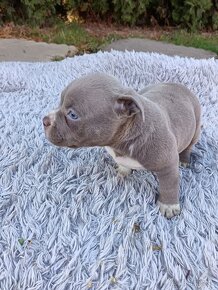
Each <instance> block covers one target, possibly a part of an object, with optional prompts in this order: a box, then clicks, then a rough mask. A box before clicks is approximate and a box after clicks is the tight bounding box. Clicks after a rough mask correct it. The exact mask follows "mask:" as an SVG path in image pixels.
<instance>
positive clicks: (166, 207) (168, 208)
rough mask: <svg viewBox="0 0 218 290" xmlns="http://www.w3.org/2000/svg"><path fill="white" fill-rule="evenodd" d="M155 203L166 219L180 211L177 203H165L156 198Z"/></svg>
mask: <svg viewBox="0 0 218 290" xmlns="http://www.w3.org/2000/svg"><path fill="white" fill-rule="evenodd" d="M157 205H158V206H159V207H160V212H161V214H162V215H163V216H165V217H167V218H168V219H170V218H172V217H173V216H175V215H179V214H180V211H181V210H180V205H179V203H176V204H165V203H162V202H160V201H159V200H158V201H157Z"/></svg>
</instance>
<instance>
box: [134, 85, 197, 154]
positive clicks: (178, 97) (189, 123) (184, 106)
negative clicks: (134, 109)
mask: <svg viewBox="0 0 218 290" xmlns="http://www.w3.org/2000/svg"><path fill="white" fill-rule="evenodd" d="M139 94H140V95H143V96H144V97H146V98H147V99H149V100H150V101H152V102H153V103H156V105H157V106H158V107H159V109H160V110H161V111H162V112H163V113H164V114H165V115H166V117H167V118H168V120H169V127H170V129H171V130H172V132H173V133H174V135H175V136H176V139H177V142H178V147H179V151H182V150H183V149H184V147H185V146H186V145H187V143H189V142H191V139H192V138H193V137H194V134H195V132H196V130H197V128H198V127H199V125H200V115H201V108H200V103H199V101H198V98H197V97H196V96H195V95H194V94H193V93H192V92H191V91H190V90H189V89H188V88H186V87H185V86H183V85H181V84H176V83H160V84H155V85H149V86H147V87H145V88H144V89H142V90H141V91H139ZM189 139H190V140H189Z"/></svg>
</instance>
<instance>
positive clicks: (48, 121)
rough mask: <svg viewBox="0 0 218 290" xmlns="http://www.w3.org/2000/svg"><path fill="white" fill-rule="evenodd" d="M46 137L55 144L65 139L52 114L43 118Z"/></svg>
mask: <svg viewBox="0 0 218 290" xmlns="http://www.w3.org/2000/svg"><path fill="white" fill-rule="evenodd" d="M42 123H43V126H44V130H45V134H46V137H47V138H48V139H49V141H50V142H52V143H54V144H55V145H57V144H59V143H61V142H62V141H63V137H62V136H61V135H60V134H59V133H58V131H57V128H56V124H55V122H54V119H53V118H51V116H45V117H44V118H43V119H42Z"/></svg>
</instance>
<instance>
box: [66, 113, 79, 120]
mask: <svg viewBox="0 0 218 290" xmlns="http://www.w3.org/2000/svg"><path fill="white" fill-rule="evenodd" d="M67 116H68V117H70V118H71V119H72V120H76V119H78V116H77V115H76V114H75V113H74V112H73V111H70V112H69V113H68V114H67Z"/></svg>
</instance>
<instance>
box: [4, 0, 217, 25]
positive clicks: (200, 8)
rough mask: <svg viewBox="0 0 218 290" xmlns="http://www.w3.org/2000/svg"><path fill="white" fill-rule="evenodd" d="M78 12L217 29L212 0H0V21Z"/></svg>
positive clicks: (37, 20)
mask: <svg viewBox="0 0 218 290" xmlns="http://www.w3.org/2000/svg"><path fill="white" fill-rule="evenodd" d="M74 13H77V14H79V15H80V16H81V17H84V18H85V17H89V18H91V19H97V18H99V19H110V20H112V21H116V22H119V23H122V24H127V25H138V24H151V25H152V23H155V24H159V25H174V26H175V25H180V26H182V27H186V28H189V29H190V30H196V29H202V28H213V29H217V28H218V2H217V1H215V0H160V1H159V0H84V1H83V0H0V21H1V22H6V21H13V22H15V23H21V22H28V23H30V24H33V25H34V24H37V25H48V24H49V23H50V22H51V20H52V18H53V17H54V16H60V15H61V16H62V17H67V15H68V14H74Z"/></svg>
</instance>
